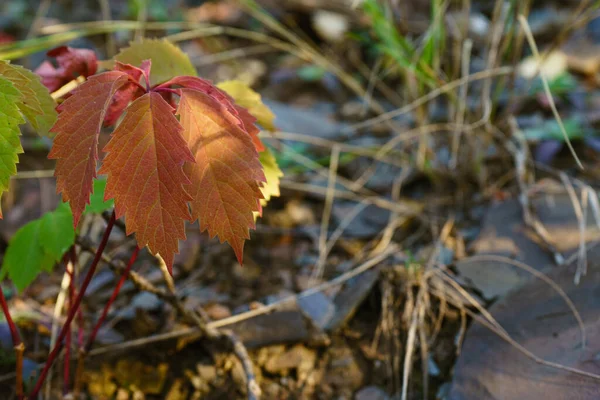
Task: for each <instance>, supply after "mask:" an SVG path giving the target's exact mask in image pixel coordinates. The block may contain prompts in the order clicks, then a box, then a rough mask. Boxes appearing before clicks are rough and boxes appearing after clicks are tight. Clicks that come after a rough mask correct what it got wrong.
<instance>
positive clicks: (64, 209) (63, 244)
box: [39, 203, 75, 262]
mask: <svg viewBox="0 0 600 400" xmlns="http://www.w3.org/2000/svg"><path fill="white" fill-rule="evenodd" d="M41 223H42V225H41V227H40V236H39V237H40V246H41V247H42V249H43V250H44V253H46V254H47V255H48V256H49V257H50V258H51V259H52V261H53V262H58V261H60V260H61V259H62V256H63V255H64V254H65V253H66V252H67V250H69V248H70V247H71V246H72V245H73V244H74V243H75V229H74V228H73V214H72V213H71V208H70V207H69V205H68V204H67V203H61V204H59V206H58V207H57V208H56V210H54V211H52V212H49V213H46V214H45V215H44V216H43V217H42V218H41Z"/></svg>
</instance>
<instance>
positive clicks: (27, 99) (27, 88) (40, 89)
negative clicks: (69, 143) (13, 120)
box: [0, 61, 57, 136]
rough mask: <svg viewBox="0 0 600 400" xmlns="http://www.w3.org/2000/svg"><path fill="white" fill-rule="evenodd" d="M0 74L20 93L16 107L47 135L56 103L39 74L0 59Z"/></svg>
mask: <svg viewBox="0 0 600 400" xmlns="http://www.w3.org/2000/svg"><path fill="white" fill-rule="evenodd" d="M0 76H3V77H4V78H6V79H8V80H9V81H11V83H12V84H13V85H14V86H15V88H16V89H17V90H18V91H19V92H20V93H21V98H20V99H19V101H18V102H17V107H18V108H19V110H20V111H21V113H22V114H23V115H24V116H25V118H26V119H27V121H29V123H30V124H31V126H32V127H33V129H35V131H36V132H37V133H38V134H40V135H43V136H48V131H49V130H50V128H51V127H52V125H54V123H55V122H56V118H57V113H56V109H55V108H56V103H55V102H54V99H53V98H52V96H50V93H49V92H48V89H46V87H45V86H44V85H42V82H41V81H40V78H39V76H37V75H36V74H34V73H33V72H31V71H29V70H28V69H25V68H23V67H21V66H19V65H13V64H9V63H8V62H6V61H0Z"/></svg>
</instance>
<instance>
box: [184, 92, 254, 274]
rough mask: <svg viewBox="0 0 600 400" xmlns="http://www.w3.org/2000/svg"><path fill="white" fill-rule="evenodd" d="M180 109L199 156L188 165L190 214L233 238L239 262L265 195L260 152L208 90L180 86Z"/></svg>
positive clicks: (224, 237)
mask: <svg viewBox="0 0 600 400" xmlns="http://www.w3.org/2000/svg"><path fill="white" fill-rule="evenodd" d="M177 114H179V116H180V121H181V125H182V126H183V128H184V133H183V135H184V137H185V138H186V140H187V142H188V145H189V147H190V150H191V151H192V153H193V154H194V156H195V160H196V163H195V164H186V165H185V166H184V170H185V172H186V173H187V174H188V176H189V178H190V180H191V182H192V186H191V188H190V189H189V191H190V192H191V195H192V197H193V200H192V202H191V207H192V216H193V218H194V219H196V218H198V219H199V220H200V229H201V230H202V231H204V230H206V229H208V232H209V234H210V236H211V237H214V236H215V235H218V236H219V239H220V241H221V242H223V241H227V242H229V244H230V245H231V247H233V249H234V251H235V254H236V256H237V258H238V260H239V262H240V263H241V262H242V256H243V249H244V241H245V240H246V239H249V238H250V235H249V228H252V229H254V227H255V225H254V216H253V212H255V211H259V206H258V200H259V199H261V198H262V194H261V190H260V187H259V183H260V182H265V181H266V179H265V176H264V173H263V170H262V165H261V164H260V161H259V158H258V152H257V151H256V148H255V146H254V144H253V143H252V139H251V137H250V136H249V135H248V133H246V132H244V131H243V130H242V128H241V127H240V126H239V119H238V118H237V117H235V116H234V115H232V114H231V113H230V112H229V111H228V108H227V106H226V105H224V104H222V103H220V102H219V101H217V100H216V99H215V98H214V97H212V96H210V95H208V94H206V93H203V92H200V91H198V90H193V89H181V99H180V100H179V108H178V109H177Z"/></svg>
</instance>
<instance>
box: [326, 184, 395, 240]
mask: <svg viewBox="0 0 600 400" xmlns="http://www.w3.org/2000/svg"><path fill="white" fill-rule="evenodd" d="M388 187H389V186H388ZM355 207H356V203H355V202H349V201H348V202H346V201H344V202H342V201H336V203H335V207H333V210H332V215H333V219H334V221H335V223H336V225H339V224H340V223H342V222H343V221H344V220H345V219H346V217H347V216H348V214H349V213H352V212H353V210H354V209H355ZM389 218H390V211H389V210H384V209H383V208H379V207H377V206H375V205H369V206H367V207H365V208H364V209H363V210H362V211H361V212H360V213H359V214H358V215H356V216H355V217H354V218H353V219H352V220H351V221H350V223H348V224H347V226H346V227H345V229H344V237H352V238H370V237H373V236H375V235H378V234H380V233H381V231H382V230H383V229H384V228H385V227H386V225H387V223H388V221H389Z"/></svg>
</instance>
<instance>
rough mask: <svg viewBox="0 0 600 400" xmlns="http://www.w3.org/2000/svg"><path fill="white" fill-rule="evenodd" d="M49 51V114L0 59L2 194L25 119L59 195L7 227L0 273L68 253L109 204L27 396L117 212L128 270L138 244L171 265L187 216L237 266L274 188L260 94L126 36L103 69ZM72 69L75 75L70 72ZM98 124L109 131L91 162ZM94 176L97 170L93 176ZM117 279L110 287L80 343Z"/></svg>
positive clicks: (27, 277)
mask: <svg viewBox="0 0 600 400" xmlns="http://www.w3.org/2000/svg"><path fill="white" fill-rule="evenodd" d="M49 54H50V55H54V56H56V57H57V61H58V64H59V66H58V67H57V68H54V67H51V66H48V65H46V66H43V68H42V67H41V68H40V70H39V71H38V72H39V73H40V75H42V77H43V82H44V83H45V84H46V86H48V87H51V88H52V89H53V90H54V89H57V87H60V86H62V85H65V84H68V85H72V84H76V85H77V87H76V88H75V89H74V90H72V91H71V92H69V93H67V95H66V96H65V97H64V98H62V99H60V100H61V101H60V105H59V106H58V107H57V110H58V117H56V113H55V111H54V102H53V100H52V97H50V95H49V93H48V91H47V90H46V88H44V87H43V85H42V84H41V83H40V81H39V79H38V78H37V77H35V75H34V74H32V73H31V72H29V71H26V70H23V69H22V68H20V67H15V66H12V65H10V64H8V63H6V62H1V61H0V106H2V107H1V108H0V110H2V111H0V112H1V113H2V114H0V137H2V139H4V140H3V145H2V148H1V149H2V150H3V151H2V152H1V153H0V156H2V157H3V161H4V162H3V164H2V165H1V166H0V185H1V186H0V189H2V191H5V190H6V189H7V188H8V181H9V178H10V176H12V175H14V174H15V173H16V162H17V161H18V157H17V155H18V154H19V153H20V152H22V149H21V147H20V144H19V140H18V136H19V130H18V127H17V125H18V124H20V123H23V122H24V118H23V117H25V118H26V119H27V120H28V121H29V122H30V123H31V125H32V126H33V127H34V128H36V129H37V130H38V132H41V133H43V134H46V135H49V136H51V137H52V136H53V139H54V142H53V146H52V149H51V151H50V154H49V158H52V159H56V160H57V162H56V169H55V176H56V179H57V189H58V191H59V192H62V197H63V200H64V201H65V202H68V203H69V204H68V206H67V204H65V203H63V204H60V205H59V206H58V207H57V208H56V210H54V211H52V212H50V213H47V214H46V215H44V216H43V217H42V218H40V219H38V220H35V221H32V222H29V223H28V224H27V225H25V226H24V227H22V228H21V229H20V230H19V231H18V232H17V234H16V235H15V236H14V237H13V238H12V240H11V241H10V244H9V248H8V249H7V253H6V257H5V259H4V264H3V266H2V269H1V270H0V277H5V276H9V277H10V278H11V279H12V280H13V282H14V283H15V285H16V286H17V287H18V288H19V289H23V288H25V287H26V286H27V285H28V284H29V283H31V281H32V280H33V279H35V277H36V276H37V274H38V273H39V272H40V271H42V270H50V269H51V268H52V267H53V266H54V265H55V264H56V263H57V262H59V261H61V260H63V259H64V260H73V259H74V258H76V255H75V254H74V250H73V249H74V246H73V245H74V243H75V236H76V228H77V225H78V223H79V220H80V218H81V216H82V215H83V214H85V213H93V212H101V211H103V210H106V209H109V208H111V207H112V206H113V204H114V211H113V212H112V216H111V218H110V219H109V222H108V224H107V227H106V230H105V232H104V235H103V238H102V241H101V243H100V244H99V246H98V249H97V252H96V254H95V257H94V260H93V261H92V264H91V266H90V267H89V269H88V272H87V274H86V276H85V278H84V281H83V283H82V284H81V286H80V287H79V288H78V291H77V295H76V296H72V299H71V300H72V301H70V307H69V312H68V315H67V319H66V321H65V323H64V325H63V326H62V329H61V331H60V333H59V335H58V340H57V342H56V346H55V347H54V348H53V349H52V351H51V353H50V355H49V357H48V359H47V361H46V363H45V365H44V368H43V369H42V371H41V373H40V375H39V378H38V379H37V381H36V384H35V386H34V388H33V390H32V391H31V393H30V394H29V398H35V397H36V396H37V393H38V392H39V390H40V388H41V385H42V383H43V381H44V379H45V377H46V375H47V373H48V371H49V368H50V366H51V365H52V363H53V362H54V360H55V359H56V357H57V355H58V353H59V352H60V350H61V349H62V347H63V345H64V344H65V343H64V340H65V339H66V340H67V343H66V345H67V347H70V336H69V335H68V332H69V331H70V324H71V322H72V320H73V318H74V317H75V315H76V313H77V312H78V309H79V305H80V303H81V300H82V298H83V296H84V294H85V291H86V288H87V286H88V284H89V282H90V281H91V278H92V276H93V274H94V271H95V269H96V266H97V265H98V263H99V261H100V259H101V256H102V252H103V251H104V248H105V247H106V244H107V242H108V238H109V235H110V232H111V230H112V227H113V225H114V223H115V220H116V219H117V218H119V217H121V216H125V217H126V220H127V225H126V228H127V234H131V233H135V234H136V239H137V243H138V248H137V249H136V250H135V251H134V253H133V254H132V257H131V259H130V262H129V263H128V269H129V268H131V265H132V264H133V263H134V262H135V259H136V257H137V253H138V249H140V248H142V247H146V246H147V247H148V248H149V250H150V251H151V252H152V253H153V254H157V255H160V256H161V257H162V258H163V259H164V261H165V263H166V265H167V267H168V268H169V271H171V268H172V264H173V257H174V254H175V253H176V252H177V251H178V240H183V239H185V231H184V224H185V221H193V220H196V219H199V221H200V228H201V230H203V231H204V230H207V231H208V232H209V234H210V235H211V236H213V237H214V236H219V239H220V241H221V242H224V241H227V242H228V243H229V244H230V245H231V247H232V248H233V249H234V251H235V254H236V257H237V258H238V260H239V262H240V263H241V262H242V258H243V247H244V242H245V240H247V239H249V229H253V228H254V227H255V219H256V218H257V216H259V215H260V214H261V212H262V207H263V206H264V205H265V204H266V202H267V201H268V200H269V198H270V197H271V196H277V195H278V194H279V177H280V176H281V175H282V173H281V171H280V170H279V168H278V167H277V163H276V161H275V158H274V157H273V155H272V154H271V153H270V152H269V150H268V149H267V148H266V147H265V146H264V145H263V143H262V141H261V140H260V139H259V137H258V133H259V129H258V128H257V126H256V125H255V123H260V124H261V125H262V126H263V127H265V128H267V129H273V128H274V127H273V118H274V116H273V114H272V113H271V112H270V110H269V109H268V108H267V107H265V106H264V105H263V104H262V102H261V99H260V96H259V95H258V94H257V93H256V92H254V91H252V90H251V89H250V88H249V87H247V86H245V85H244V84H242V83H240V82H236V81H230V82H223V83H221V84H219V85H216V86H215V85H213V84H212V83H210V82H209V81H207V80H204V79H201V78H199V77H197V76H196V72H195V70H194V68H193V66H192V64H191V62H190V60H189V58H188V57H187V55H186V54H185V53H183V52H182V51H181V50H179V49H178V48H177V47H175V46H174V45H172V44H171V43H169V42H167V41H164V40H146V41H142V42H138V43H135V44H132V45H131V46H130V47H129V48H127V49H124V50H123V51H121V52H120V53H119V54H118V55H117V56H115V59H114V60H113V61H112V62H110V63H103V64H102V65H103V66H105V67H109V68H110V69H111V70H110V71H106V72H102V73H99V74H95V72H96V60H95V56H94V57H91V56H90V54H89V53H87V52H86V51H80V50H77V49H70V48H66V47H61V48H58V49H55V50H53V51H52V52H50V53H49ZM2 68H4V70H3V69H2ZM23 71H26V72H23ZM78 75H81V76H83V77H86V78H87V79H86V80H84V81H83V80H82V79H81V78H79V79H76V80H74V81H73V78H76V76H78ZM67 92H68V91H67ZM102 127H115V128H114V130H113V132H112V136H111V139H110V141H109V142H108V144H107V145H106V146H105V147H104V149H102V151H103V152H104V153H107V154H106V156H105V157H104V159H103V160H102V162H101V164H102V165H101V167H100V169H99V170H97V164H98V159H99V148H98V141H99V136H100V135H101V129H102ZM98 174H102V175H106V177H105V178H102V179H98ZM126 276H127V275H126V274H124V275H123V277H122V279H121V281H120V282H119V284H118V285H117V286H116V287H115V291H114V293H113V296H111V299H110V300H109V302H108V303H107V304H106V307H105V312H104V313H103V314H102V317H101V318H100V320H99V321H98V322H97V324H96V326H95V328H94V330H93V331H92V334H91V335H90V338H89V340H88V342H87V344H86V346H85V348H86V349H89V347H90V346H91V344H92V343H93V340H94V338H95V336H96V333H97V330H98V329H99V327H100V325H101V323H102V321H103V319H104V317H105V315H106V311H107V310H108V307H109V306H110V304H111V303H112V301H113V300H114V298H115V297H116V295H117V293H118V291H119V288H120V286H121V285H122V281H123V279H124V277H126ZM72 286H73V285H72ZM72 292H73V293H74V290H73V291H72ZM0 302H1V303H2V306H3V311H4V313H5V315H6V318H7V320H8V321H9V325H10V327H11V332H13V333H14V335H13V338H14V340H13V341H14V344H15V348H16V349H17V350H18V351H17V376H18V378H20V376H21V374H20V368H21V366H20V363H22V355H23V351H24V346H23V344H22V342H21V340H20V338H19V337H18V331H17V330H16V327H14V323H13V322H12V319H11V318H10V314H9V312H8V307H7V306H6V301H5V299H4V297H3V296H1V298H0ZM17 390H18V397H19V398H23V397H24V394H23V390H22V382H17Z"/></svg>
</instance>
